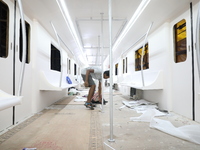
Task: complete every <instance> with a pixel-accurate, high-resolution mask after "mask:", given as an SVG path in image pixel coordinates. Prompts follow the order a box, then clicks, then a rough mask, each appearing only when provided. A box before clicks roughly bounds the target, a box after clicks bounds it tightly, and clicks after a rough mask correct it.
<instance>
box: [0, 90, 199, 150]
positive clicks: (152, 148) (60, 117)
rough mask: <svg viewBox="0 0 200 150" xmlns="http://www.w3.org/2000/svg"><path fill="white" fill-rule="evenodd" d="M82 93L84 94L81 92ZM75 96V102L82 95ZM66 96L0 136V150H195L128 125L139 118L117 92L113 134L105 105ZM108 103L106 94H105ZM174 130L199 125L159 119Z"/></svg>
mask: <svg viewBox="0 0 200 150" xmlns="http://www.w3.org/2000/svg"><path fill="white" fill-rule="evenodd" d="M84 92H85V91H84ZM84 92H83V93H81V95H78V97H79V99H81V98H80V97H82V96H83V94H85V93H84ZM75 99H77V97H76V96H66V97H65V98H63V99H62V100H59V101H58V102H56V103H55V104H53V105H51V106H49V107H47V108H46V109H44V110H43V111H42V112H40V113H38V114H36V115H34V116H33V117H31V118H29V119H27V120H26V121H24V122H22V123H21V124H19V125H17V126H15V127H13V128H12V129H9V130H8V131H7V132H6V133H4V134H2V135H1V136H0V150H22V149H23V148H25V147H26V148H37V150H111V149H112V150H199V149H200V144H195V143H192V142H189V141H186V140H182V139H180V138H177V137H174V136H172V135H170V134H167V133H164V132H161V131H159V130H156V129H152V128H150V127H149V122H138V121H130V118H131V117H138V116H140V115H141V114H139V113H137V112H136V111H134V110H132V109H130V108H128V107H125V106H124V105H123V104H122V101H130V99H129V98H128V97H125V96H122V95H121V94H120V93H119V92H117V91H116V92H114V93H113V130H112V127H110V111H109V107H110V106H109V102H108V104H107V105H103V109H102V106H101V105H97V107H96V108H95V109H94V110H90V109H88V108H85V106H84V105H83V104H84V102H82V101H79V102H74V100H75ZM105 99H106V100H108V101H109V93H108V92H107V93H105ZM122 106H123V107H122ZM158 118H162V119H164V120H169V121H170V122H172V123H173V124H174V125H175V126H176V127H179V126H183V125H191V124H195V125H199V124H198V123H197V122H194V121H191V120H189V119H187V118H184V117H182V116H178V115H176V114H173V113H172V114H170V115H166V116H163V117H158Z"/></svg>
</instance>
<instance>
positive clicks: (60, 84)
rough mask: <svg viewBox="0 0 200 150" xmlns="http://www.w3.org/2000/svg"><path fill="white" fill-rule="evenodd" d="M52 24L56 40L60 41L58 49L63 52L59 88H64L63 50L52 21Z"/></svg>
mask: <svg viewBox="0 0 200 150" xmlns="http://www.w3.org/2000/svg"><path fill="white" fill-rule="evenodd" d="M50 23H51V26H52V28H53V30H54V32H55V35H56V38H57V41H58V49H59V50H60V51H61V68H60V70H61V72H60V82H59V87H61V86H62V77H63V50H62V49H61V46H60V39H59V37H58V33H57V31H56V29H55V27H54V25H53V23H52V22H51V21H50Z"/></svg>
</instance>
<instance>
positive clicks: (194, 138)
mask: <svg viewBox="0 0 200 150" xmlns="http://www.w3.org/2000/svg"><path fill="white" fill-rule="evenodd" d="M123 103H124V102H123ZM124 104H125V105H126V106H127V105H128V106H127V107H130V102H129V103H126V102H125V103H124ZM138 104H139V103H138ZM146 105H148V104H146ZM144 106H145V105H142V107H143V110H142V111H139V112H142V113H143V114H142V115H141V116H139V117H131V118H130V121H141V122H150V127H151V128H155V129H157V130H160V131H162V132H165V133H167V134H170V135H173V136H176V137H178V138H181V139H184V140H187V141H190V142H194V143H196V144H200V125H185V126H181V127H174V126H173V125H172V123H171V122H169V121H166V120H162V119H158V118H155V117H157V116H164V115H167V114H166V113H163V112H160V111H159V110H157V109H155V108H153V107H152V108H151V107H146V108H147V109H146V108H145V107H144ZM130 108H133V107H132V106H131V107H130ZM140 109H141V105H138V106H136V104H135V107H134V110H136V111H137V110H140ZM145 109H146V110H145ZM137 112H138V111H137Z"/></svg>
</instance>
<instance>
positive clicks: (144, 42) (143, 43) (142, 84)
mask: <svg viewBox="0 0 200 150" xmlns="http://www.w3.org/2000/svg"><path fill="white" fill-rule="evenodd" d="M152 25H153V22H152V23H151V24H150V26H149V29H148V30H147V33H146V35H145V38H144V43H143V48H142V56H141V64H140V65H141V76H142V86H143V87H144V86H145V84H144V74H143V57H144V56H143V55H144V49H145V44H146V40H147V37H148V34H149V31H150V29H151V27H152Z"/></svg>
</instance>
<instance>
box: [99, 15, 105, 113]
mask: <svg viewBox="0 0 200 150" xmlns="http://www.w3.org/2000/svg"><path fill="white" fill-rule="evenodd" d="M100 54H101V70H102V79H101V88H102V91H101V93H102V99H101V112H102V113H103V112H104V109H103V105H104V104H103V103H104V102H103V100H104V84H103V81H104V80H103V72H104V71H103V70H104V67H103V13H101V52H100Z"/></svg>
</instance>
